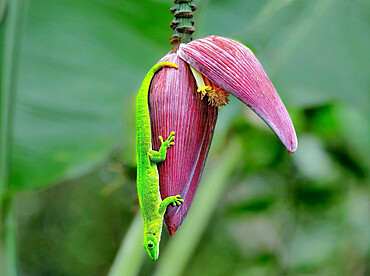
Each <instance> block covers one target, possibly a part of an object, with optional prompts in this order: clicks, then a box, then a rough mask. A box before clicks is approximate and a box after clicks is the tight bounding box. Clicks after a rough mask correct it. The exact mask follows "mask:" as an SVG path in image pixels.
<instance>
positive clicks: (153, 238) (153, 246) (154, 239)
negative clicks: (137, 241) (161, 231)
mask: <svg viewBox="0 0 370 276" xmlns="http://www.w3.org/2000/svg"><path fill="white" fill-rule="evenodd" d="M144 248H145V250H146V251H147V252H148V254H149V256H150V258H151V259H152V260H153V261H156V260H158V257H159V236H158V235H156V233H150V234H147V235H146V236H145V239H144Z"/></svg>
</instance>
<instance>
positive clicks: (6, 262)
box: [0, 199, 17, 276]
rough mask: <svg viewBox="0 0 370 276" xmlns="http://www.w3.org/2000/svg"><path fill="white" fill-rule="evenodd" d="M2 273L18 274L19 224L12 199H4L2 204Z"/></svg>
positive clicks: (0, 232) (0, 243)
mask: <svg viewBox="0 0 370 276" xmlns="http://www.w3.org/2000/svg"><path fill="white" fill-rule="evenodd" d="M1 212H2V217H1V231H0V275H4V276H16V275H17V226H16V219H15V214H14V206H13V202H12V200H10V199H9V200H3V202H2V206H1Z"/></svg>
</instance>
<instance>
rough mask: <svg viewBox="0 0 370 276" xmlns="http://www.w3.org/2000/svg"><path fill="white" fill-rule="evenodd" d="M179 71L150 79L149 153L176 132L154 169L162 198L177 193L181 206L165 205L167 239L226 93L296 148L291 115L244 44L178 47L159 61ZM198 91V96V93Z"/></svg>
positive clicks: (192, 187)
mask: <svg viewBox="0 0 370 276" xmlns="http://www.w3.org/2000/svg"><path fill="white" fill-rule="evenodd" d="M163 61H168V62H173V63H175V64H177V65H178V66H179V68H178V69H177V70H174V69H173V68H163V69H162V70H161V71H159V72H158V73H157V74H156V75H155V77H154V78H153V80H152V84H151V87H150V94H149V108H150V116H151V125H152V140H153V148H154V149H156V150H158V149H159V147H160V141H159V140H158V137H159V136H163V137H167V136H168V134H169V133H170V132H171V131H175V133H176V140H175V146H174V147H171V148H169V150H168V153H167V158H166V160H165V161H164V162H163V163H161V164H158V171H159V183H160V193H161V196H162V198H165V197H167V196H171V195H176V194H180V195H181V198H183V199H184V203H183V204H181V205H180V206H175V207H173V206H169V207H168V208H167V212H166V214H165V217H164V223H165V225H166V228H167V230H168V231H169V233H170V235H171V236H172V235H173V234H174V233H175V232H176V230H177V229H178V227H179V226H180V224H181V223H182V221H183V220H184V219H185V217H186V215H187V213H188V211H189V208H190V206H191V204H192V201H193V198H194V195H195V192H196V189H197V187H198V184H199V180H200V177H201V173H202V171H203V167H204V164H205V161H206V158H207V154H208V151H209V148H210V144H211V141H212V137H213V132H214V128H215V124H216V120H217V114H218V107H219V106H222V105H225V104H226V103H227V101H228V100H227V96H228V93H231V94H232V95H234V96H235V97H237V98H238V99H239V100H241V101H242V102H243V103H245V104H246V105H247V106H249V107H250V108H251V109H252V110H253V111H254V112H256V113H257V115H259V116H260V117H261V118H262V119H263V120H264V121H265V122H266V123H267V124H268V125H269V126H270V128H271V129H272V130H273V131H274V132H275V133H276V135H277V136H278V138H279V139H280V140H281V142H282V143H283V145H284V146H285V147H286V149H287V150H288V152H290V153H292V152H294V151H295V150H296V148H297V137H296V133H295V130H294V127H293V123H292V121H291V119H290V116H289V114H288V112H287V110H286V108H285V106H284V104H283V102H282V101H281V99H280V97H279V95H278V94H277V92H276V90H275V88H274V86H273V85H272V83H271V81H270V80H269V78H268V77H267V75H266V73H265V71H264V70H263V68H262V66H261V64H260V63H259V62H258V60H257V58H256V57H255V56H254V54H253V53H252V51H251V50H249V49H248V48H247V47H246V46H244V45H243V44H241V43H239V42H236V41H234V40H231V39H228V38H223V37H218V36H215V35H213V36H209V37H206V38H203V39H198V40H194V41H192V42H190V43H187V44H180V46H179V47H178V48H177V50H176V52H175V53H170V54H168V55H166V56H165V57H164V58H162V59H161V62H163ZM199 92H200V93H199Z"/></svg>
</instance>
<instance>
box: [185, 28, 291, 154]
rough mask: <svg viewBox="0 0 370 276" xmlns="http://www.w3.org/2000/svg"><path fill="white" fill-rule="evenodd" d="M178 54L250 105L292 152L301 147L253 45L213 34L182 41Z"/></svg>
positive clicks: (211, 79)
mask: <svg viewBox="0 0 370 276" xmlns="http://www.w3.org/2000/svg"><path fill="white" fill-rule="evenodd" d="M178 55H179V57H180V58H181V59H183V60H184V61H185V62H187V63H188V64H190V65H191V66H193V67H194V68H195V69H197V70H198V71H199V72H200V73H201V74H203V75H204V76H205V77H206V78H208V79H209V80H210V81H212V82H214V83H215V84H217V85H218V86H220V87H221V88H222V89H224V90H225V91H227V92H229V93H231V94H232V95H234V96H235V97H237V98H238V99H239V100H241V101H242V102H243V103H245V104H246V105H247V106H249V107H250V108H251V109H252V110H253V111H254V112H255V113H256V114H257V115H258V116H259V117H261V118H262V119H263V120H264V121H265V122H266V123H267V124H268V125H269V126H270V128H271V129H272V130H273V131H274V132H275V133H276V135H277V136H278V137H279V139H280V140H281V142H282V143H283V145H284V146H285V148H286V149H287V150H288V152H289V153H293V152H294V151H295V150H296V149H297V136H296V133H295V130H294V126H293V123H292V120H291V119H290V116H289V114H288V111H287V110H286V108H285V106H284V104H283V102H282V100H281V99H280V96H279V95H278V93H277V92H276V90H275V88H274V86H273V85H272V83H271V81H270V79H269V78H268V77H267V75H266V73H265V71H264V70H263V67H262V65H261V64H260V63H259V61H258V60H257V58H256V57H255V55H254V54H253V52H252V51H251V50H250V49H249V48H247V47H246V46H244V45H243V44H241V43H239V42H237V41H234V40H231V39H228V38H224V37H219V36H215V35H212V36H208V37H206V38H202V39H197V40H194V41H192V42H190V43H187V44H181V45H180V46H179V50H178Z"/></svg>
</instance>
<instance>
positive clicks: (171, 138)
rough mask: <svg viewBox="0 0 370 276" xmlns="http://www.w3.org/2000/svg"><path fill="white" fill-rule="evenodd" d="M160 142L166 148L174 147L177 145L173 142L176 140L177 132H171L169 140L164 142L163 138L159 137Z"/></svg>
mask: <svg viewBox="0 0 370 276" xmlns="http://www.w3.org/2000/svg"><path fill="white" fill-rule="evenodd" d="M158 138H159V140H160V141H161V144H162V145H163V146H165V147H166V148H169V147H170V146H173V145H174V144H175V143H174V142H173V141H174V140H175V132H174V131H171V133H170V135H169V136H168V138H167V140H166V141H164V142H163V137H162V136H159V137H158Z"/></svg>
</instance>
